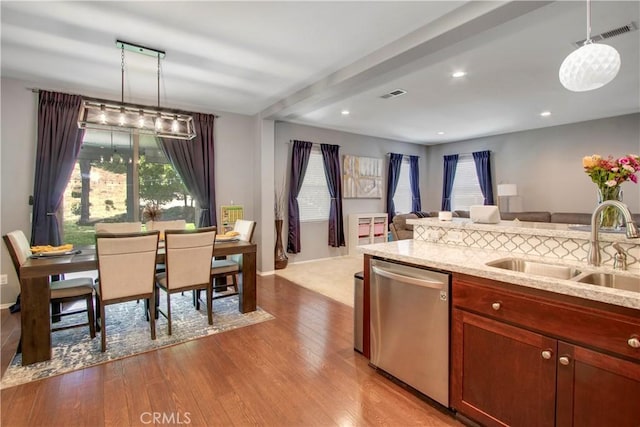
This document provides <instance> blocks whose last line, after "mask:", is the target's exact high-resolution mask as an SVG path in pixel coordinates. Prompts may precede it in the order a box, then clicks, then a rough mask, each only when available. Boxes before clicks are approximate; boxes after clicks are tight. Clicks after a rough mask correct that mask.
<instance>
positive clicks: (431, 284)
mask: <svg viewBox="0 0 640 427" xmlns="http://www.w3.org/2000/svg"><path fill="white" fill-rule="evenodd" d="M371 269H372V270H373V272H374V273H375V274H377V275H378V276H382V277H386V278H387V279H391V280H396V281H398V282H401V283H406V284H408V285H416V286H422V287H424V288H431V289H438V290H445V289H446V287H447V284H446V283H442V282H436V281H434V280H428V279H419V278H417V277H411V276H405V275H404V274H398V273H392V272H391V271H389V270H385V269H383V268H380V267H376V266H371Z"/></svg>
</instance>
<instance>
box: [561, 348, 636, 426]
mask: <svg viewBox="0 0 640 427" xmlns="http://www.w3.org/2000/svg"><path fill="white" fill-rule="evenodd" d="M557 393H558V414H557V416H558V426H559V427H564V426H580V427H583V426H594V427H601V426H616V427H624V426H634V427H637V426H639V425H640V364H638V363H634V362H629V361H626V360H622V359H619V358H617V357H613V356H609V355H606V354H602V353H598V352H596V351H592V350H588V349H586V348H583V347H579V346H574V345H571V344H566V343H563V342H559V343H558V392H557Z"/></svg>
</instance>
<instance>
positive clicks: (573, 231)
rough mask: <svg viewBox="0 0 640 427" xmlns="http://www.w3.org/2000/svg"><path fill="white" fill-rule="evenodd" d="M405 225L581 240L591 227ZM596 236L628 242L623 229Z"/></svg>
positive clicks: (424, 221)
mask: <svg viewBox="0 0 640 427" xmlns="http://www.w3.org/2000/svg"><path fill="white" fill-rule="evenodd" d="M407 224H413V225H414V226H415V225H423V226H426V227H442V228H450V229H459V230H478V231H490V232H502V233H511V234H524V235H535V236H546V237H564V238H570V239H571V238H573V239H583V240H588V239H589V238H590V236H591V226H589V225H579V224H560V223H552V222H529V221H500V222H499V223H497V224H481V223H476V222H472V221H471V220H470V219H469V218H453V219H452V220H451V221H440V220H438V218H417V219H413V218H410V219H407ZM598 236H599V237H598V238H599V240H600V241H604V242H625V241H626V242H629V240H627V238H626V236H625V233H624V228H623V229H622V230H621V231H614V232H610V231H604V230H600V233H599V235H598Z"/></svg>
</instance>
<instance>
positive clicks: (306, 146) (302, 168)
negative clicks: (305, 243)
mask: <svg viewBox="0 0 640 427" xmlns="http://www.w3.org/2000/svg"><path fill="white" fill-rule="evenodd" d="M312 146H313V143H311V142H307V141H293V149H292V153H291V176H290V178H289V212H288V220H289V232H288V234H287V252H289V253H292V254H297V253H299V252H300V250H301V246H300V208H299V207H298V194H300V189H302V182H303V181H304V174H305V173H307V165H309V157H310V156H311V147H312Z"/></svg>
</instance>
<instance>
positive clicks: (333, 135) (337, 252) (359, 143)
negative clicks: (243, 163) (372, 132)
mask: <svg viewBox="0 0 640 427" xmlns="http://www.w3.org/2000/svg"><path fill="white" fill-rule="evenodd" d="M275 135H276V136H275V180H276V183H279V182H280V181H281V180H282V178H283V176H284V175H285V174H286V177H287V181H288V180H289V171H290V169H291V166H290V165H291V144H290V143H289V141H290V140H294V139H297V140H302V141H310V142H315V143H326V144H336V145H339V146H340V156H341V159H342V156H343V155H345V154H351V155H356V156H364V157H377V158H381V159H384V162H383V164H384V167H383V170H384V173H383V177H382V183H383V186H386V182H387V174H386V170H387V167H388V160H387V159H388V158H387V153H391V152H393V153H400V154H407V155H416V156H420V166H419V167H420V175H421V185H420V187H421V194H422V200H424V182H426V181H425V179H424V178H423V177H424V176H425V175H424V174H425V172H424V171H425V168H426V147H424V146H422V145H416V144H408V143H404V142H399V141H394V140H390V139H382V138H374V137H371V136H365V135H357V134H353V133H346V132H340V131H334V130H330V129H321V128H316V127H311V126H304V125H298V124H294V123H288V122H276V128H275ZM285 194H288V185H287V192H286V193H285ZM342 207H343V214H344V216H343V218H344V224H345V230H344V233H345V239H346V238H347V235H348V229H347V226H348V216H349V214H352V213H375V212H385V210H386V193H383V195H382V198H380V199H344V200H343V203H342ZM287 227H288V221H287V219H286V217H285V222H284V230H283V233H282V238H283V241H284V244H285V247H286V244H287V243H286V242H287ZM327 236H328V231H327V221H320V222H306V223H302V224H301V236H300V240H301V241H300V244H301V247H302V250H301V252H300V253H299V254H288V256H289V262H300V261H307V260H311V259H321V258H328V257H334V256H341V255H346V254H347V249H346V246H345V247H342V248H332V247H330V246H328V245H327Z"/></svg>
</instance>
